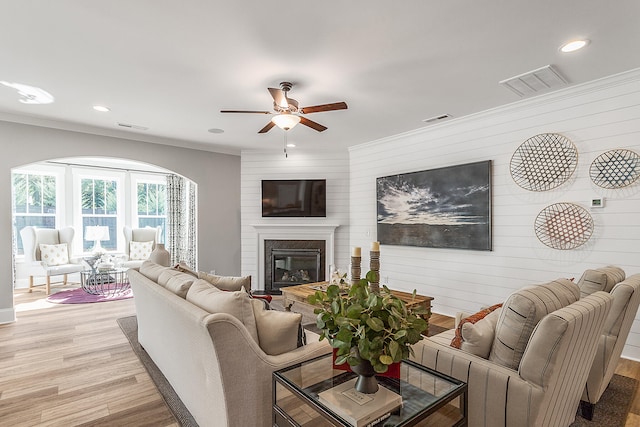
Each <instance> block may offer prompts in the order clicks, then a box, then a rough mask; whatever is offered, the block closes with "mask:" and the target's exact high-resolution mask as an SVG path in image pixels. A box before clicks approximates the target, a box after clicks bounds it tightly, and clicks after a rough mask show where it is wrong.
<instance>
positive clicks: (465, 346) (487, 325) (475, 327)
mask: <svg viewBox="0 0 640 427" xmlns="http://www.w3.org/2000/svg"><path fill="white" fill-rule="evenodd" d="M501 311H502V308H498V309H496V310H494V311H492V312H491V313H489V314H488V315H486V316H485V317H484V318H482V319H480V320H478V321H477V322H476V323H471V322H465V323H464V324H463V325H462V331H461V333H462V343H461V345H460V350H462V351H466V352H467V353H471V354H475V355H476V356H480V357H482V358H483V359H487V358H488V357H489V353H491V345H492V344H493V338H494V336H495V331H496V324H497V323H498V318H499V317H500V312H501Z"/></svg>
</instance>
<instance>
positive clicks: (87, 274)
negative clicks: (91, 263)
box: [80, 268, 131, 297]
mask: <svg viewBox="0 0 640 427" xmlns="http://www.w3.org/2000/svg"><path fill="white" fill-rule="evenodd" d="M80 284H81V285H82V289H84V291H85V292H86V293H88V294H92V295H102V296H105V297H114V296H118V295H121V294H123V293H125V292H126V291H128V290H129V289H130V288H131V285H130V284H129V277H128V276H127V269H126V268H111V269H107V270H101V269H92V270H85V271H81V272H80Z"/></svg>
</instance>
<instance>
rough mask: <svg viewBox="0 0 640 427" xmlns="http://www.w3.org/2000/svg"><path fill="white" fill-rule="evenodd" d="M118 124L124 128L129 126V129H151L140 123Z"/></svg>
mask: <svg viewBox="0 0 640 427" xmlns="http://www.w3.org/2000/svg"><path fill="white" fill-rule="evenodd" d="M116 124H117V125H118V126H120V127H123V128H127V129H135V130H149V128H148V127H145V126H139V125H132V124H129V123H120V122H118V123H116Z"/></svg>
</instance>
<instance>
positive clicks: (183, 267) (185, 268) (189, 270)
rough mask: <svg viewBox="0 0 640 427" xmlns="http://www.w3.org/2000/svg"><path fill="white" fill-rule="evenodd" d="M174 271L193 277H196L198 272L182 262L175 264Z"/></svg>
mask: <svg viewBox="0 0 640 427" xmlns="http://www.w3.org/2000/svg"><path fill="white" fill-rule="evenodd" d="M173 269H174V270H178V271H181V272H183V273H187V274H190V275H192V276H193V277H198V272H197V271H196V270H194V269H192V268H191V267H189V265H188V264H187V263H186V262H184V261H180V262H179V263H177V264H176V265H175V266H174V267H173Z"/></svg>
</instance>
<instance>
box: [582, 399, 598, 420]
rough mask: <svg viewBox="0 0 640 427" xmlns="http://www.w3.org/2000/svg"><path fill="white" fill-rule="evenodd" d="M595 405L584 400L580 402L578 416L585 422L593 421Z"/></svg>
mask: <svg viewBox="0 0 640 427" xmlns="http://www.w3.org/2000/svg"><path fill="white" fill-rule="evenodd" d="M595 406H596V405H595V404H593V403H589V402H585V401H584V400H581V401H580V415H581V416H582V418H584V419H586V420H589V421H591V420H593V410H594V409H595Z"/></svg>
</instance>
